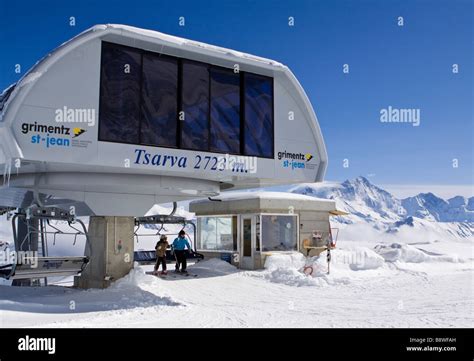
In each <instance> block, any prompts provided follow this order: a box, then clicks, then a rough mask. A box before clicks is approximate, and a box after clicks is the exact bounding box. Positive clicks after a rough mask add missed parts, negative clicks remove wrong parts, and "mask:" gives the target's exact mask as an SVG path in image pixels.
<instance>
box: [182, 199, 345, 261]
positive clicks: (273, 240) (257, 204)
mask: <svg viewBox="0 0 474 361" xmlns="http://www.w3.org/2000/svg"><path fill="white" fill-rule="evenodd" d="M189 208H190V211H192V212H195V214H196V217H197V240H196V247H197V250H198V252H199V253H202V254H203V255H204V256H205V257H206V258H213V257H216V258H222V259H226V260H227V261H229V262H231V263H232V264H234V265H235V266H237V267H239V268H242V269H259V268H263V266H264V264H265V258H266V257H267V256H268V255H271V254H274V253H279V252H294V251H300V252H302V253H303V254H305V255H310V256H313V255H317V254H319V253H321V252H322V251H324V250H326V249H327V247H328V246H329V247H331V246H334V245H335V243H336V241H337V232H338V230H337V229H335V228H333V229H331V225H330V222H329V218H330V216H331V215H344V214H346V213H344V212H341V211H338V210H337V209H336V204H335V201H334V200H327V199H319V198H315V197H311V196H306V195H301V194H294V193H284V192H230V193H226V194H222V195H221V196H218V197H215V198H212V199H205V200H196V201H193V202H191V203H190V206H189Z"/></svg>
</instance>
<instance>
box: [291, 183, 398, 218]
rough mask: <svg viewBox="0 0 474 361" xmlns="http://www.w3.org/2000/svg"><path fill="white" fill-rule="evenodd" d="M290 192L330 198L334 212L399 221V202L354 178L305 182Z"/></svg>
mask: <svg viewBox="0 0 474 361" xmlns="http://www.w3.org/2000/svg"><path fill="white" fill-rule="evenodd" d="M290 192H293V193H299V194H306V195H311V196H314V197H318V198H328V199H334V200H335V201H336V206H337V207H338V209H341V210H344V211H346V212H348V213H351V214H357V215H358V216H360V217H363V218H366V219H370V220H386V221H389V222H395V221H398V220H399V216H398V213H399V212H400V209H401V203H400V201H399V200H398V199H396V198H395V197H394V196H393V195H392V194H390V193H389V192H387V191H385V190H383V189H381V188H379V187H377V186H375V185H374V184H372V183H370V181H369V180H368V179H367V178H364V177H357V178H355V179H353V180H346V181H344V182H342V183H326V182H324V183H314V184H313V183H307V184H302V185H299V186H296V187H294V188H292V189H290Z"/></svg>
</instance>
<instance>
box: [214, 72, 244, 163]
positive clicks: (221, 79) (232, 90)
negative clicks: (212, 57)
mask: <svg viewBox="0 0 474 361" xmlns="http://www.w3.org/2000/svg"><path fill="white" fill-rule="evenodd" d="M210 74H211V127H210V130H211V134H210V136H211V139H210V150H211V151H212V152H221V153H231V154H239V153H240V74H238V73H237V74H236V73H234V71H233V70H231V69H223V68H214V67H212V68H211V72H210Z"/></svg>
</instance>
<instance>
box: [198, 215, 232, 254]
mask: <svg viewBox="0 0 474 361" xmlns="http://www.w3.org/2000/svg"><path fill="white" fill-rule="evenodd" d="M197 246H198V249H199V250H202V251H237V216H224V217H198V241H197Z"/></svg>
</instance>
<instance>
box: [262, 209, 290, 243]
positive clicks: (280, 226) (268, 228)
mask: <svg viewBox="0 0 474 361" xmlns="http://www.w3.org/2000/svg"><path fill="white" fill-rule="evenodd" d="M297 226H298V222H297V217H296V216H287V215H281V216H280V215H262V224H261V232H262V250H263V251H264V252H269V251H295V250H297V247H298V245H297V243H298V229H297Z"/></svg>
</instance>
